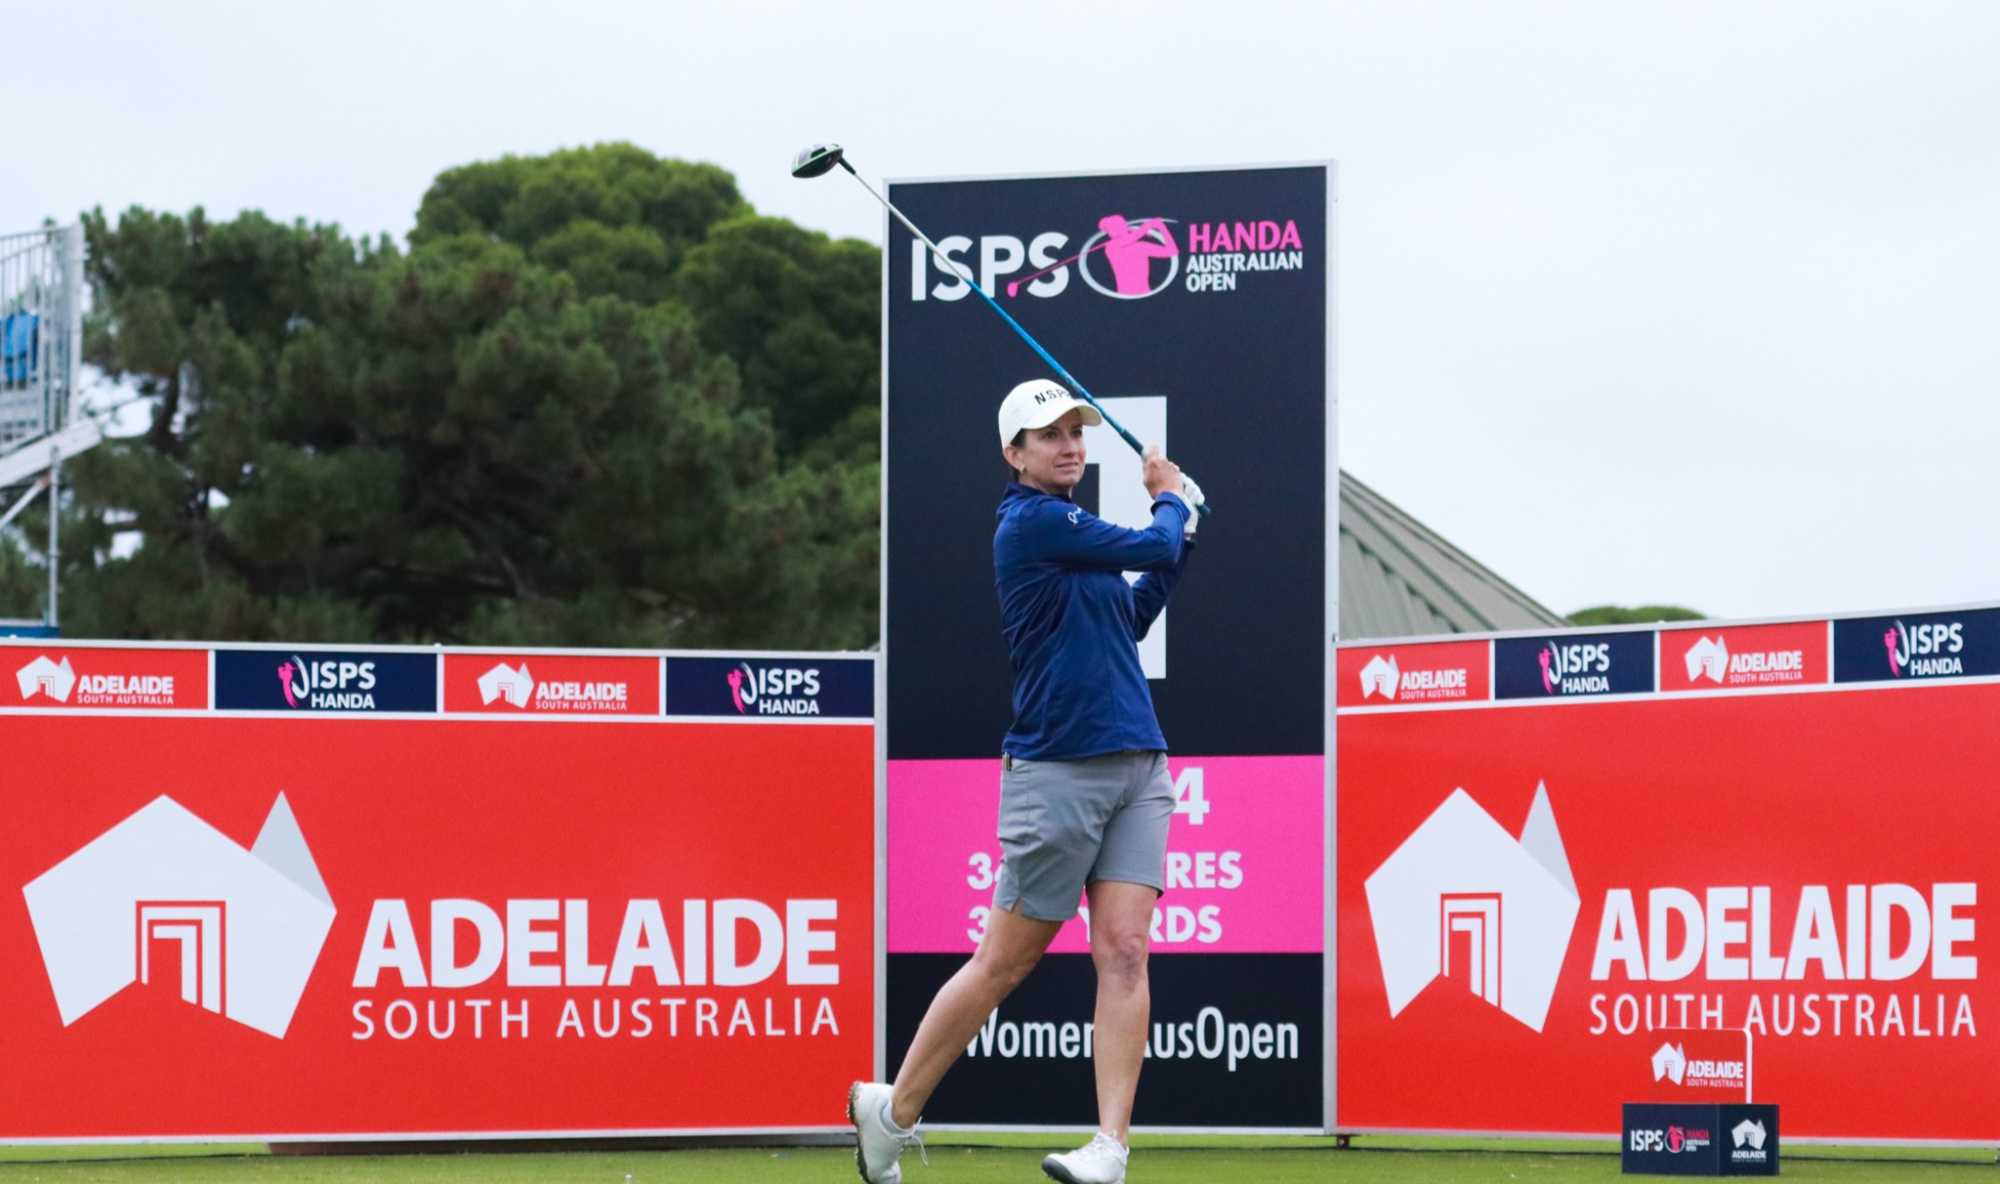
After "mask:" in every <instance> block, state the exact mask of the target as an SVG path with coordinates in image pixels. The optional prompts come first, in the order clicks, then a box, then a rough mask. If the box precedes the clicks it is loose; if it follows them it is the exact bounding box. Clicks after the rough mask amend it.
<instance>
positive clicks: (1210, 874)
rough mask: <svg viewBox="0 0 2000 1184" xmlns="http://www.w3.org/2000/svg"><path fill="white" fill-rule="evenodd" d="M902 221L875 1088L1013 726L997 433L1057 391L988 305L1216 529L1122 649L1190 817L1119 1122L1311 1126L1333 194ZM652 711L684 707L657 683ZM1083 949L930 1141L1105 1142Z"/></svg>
mask: <svg viewBox="0 0 2000 1184" xmlns="http://www.w3.org/2000/svg"><path fill="white" fill-rule="evenodd" d="M890 199H891V200H892V201H894V202H895V203H896V204H897V205H898V206H899V207H900V208H901V209H903V210H904V211H905V212H906V213H907V214H908V215H909V216H910V217H911V218H912V219H913V220H914V221H915V222H916V223H917V224H918V225H919V226H922V227H924V228H925V230H926V231H927V232H928V233H930V234H931V235H932V237H933V238H934V239H935V240H936V241H937V242H938V244H939V245H940V246H941V247H942V248H943V249H944V251H945V252H946V254H947V255H948V256H949V257H950V258H951V260H952V261H953V262H954V263H955V264H957V265H960V266H962V268H963V273H962V274H954V272H953V270H952V269H950V268H947V267H945V266H943V265H941V264H940V263H939V262H938V261H937V260H936V259H934V258H931V257H930V256H929V253H928V252H927V250H926V249H925V248H924V246H923V244H922V243H920V242H917V241H916V240H915V239H914V238H913V237H912V236H911V235H910V234H908V233H907V232H906V231H904V230H903V229H902V228H901V226H900V225H898V224H893V223H891V224H889V225H888V228H887V230H888V249H887V253H886V256H885V259H884V288H883V294H884V295H883V304H884V319H885V331H886V341H885V346H884V355H885V358H884V361H885V373H884V416H885V420H886V431H887V434H888V438H889V440H890V441H891V443H892V445H893V444H894V443H895V442H897V441H902V442H904V446H902V447H894V446H892V447H891V448H889V449H888V450H887V452H886V453H885V455H886V456H887V457H888V458H889V464H888V466H887V468H888V471H887V474H886V477H885V480H886V483H887V488H888V489H889V490H890V496H888V497H887V498H885V499H884V538H885V548H884V557H883V571H884V637H885V647H884V668H885V679H886V691H885V706H886V716H885V719H886V730H887V741H886V753H887V761H888V767H887V772H886V786H887V799H888V813H889V825H888V873H887V878H888V894H889V906H888V927H887V928H888V943H889V1010H888V1033H887V1047H886V1061H887V1063H886V1068H887V1070H888V1071H889V1072H891V1073H893V1072H894V1070H895V1068H896V1067H897V1065H898V1064H899V1063H900V1061H901V1059H902V1056H903V1052H904V1050H905V1049H906V1048H907V1046H908V1044H909V1041H910V1039H911V1037H912V1035H913V1034H914V1032H915V1030H916V1026H917V1024H918V1022H919V1020H920V1019H921V1018H922V1014H923V1010H924V1008H925V1006H926V1005H927V1004H928V1003H929V1001H930V998H931V996H932V995H933V994H934V993H935V991H936V989H937V988H938V986H939V985H941V984H942V983H943V982H944V981H945V979H947V978H948V977H949V976H950V975H951V973H952V972H953V971H954V970H956V968H957V967H958V966H959V965H960V964H962V963H963V961H964V960H965V958H966V957H967V956H969V955H970V954H971V952H972V951H973V949H974V948H975V947H976V945H977V943H978V940H979V937H980V935H981V933H982V932H983V927H984V925H985V923H986V917H987V910H988V909H989V908H990V907H991V903H992V898H993V887H994V882H995V876H996V874H997V871H998V860H999V855H1000V852H999V844H998V842H997V839H996V837H995V826H994V821H993V820H994V817H995V811H996V809H997V799H998V793H999V776H1000V762H999V757H1000V755H1001V754H1000V744H1001V739H1002V737H1003V736H1004V735H1005V734H1006V732H1007V728H1008V723H1009V714H1010V702H1009V668H1008V659H1007V650H1006V645H1005V642H1004V640H1003V638H1002V636H1001V632H1000V619H999V609H998V605H997V603H996V600H995V595H994V588H993V551H992V545H993V530H994V525H995V517H994V513H995V509H996V507H997V505H998V503H999V501H1000V496H1001V492H1002V490H1003V488H1004V486H1005V484H1006V470H1005V464H1004V461H1003V460H1002V457H1001V454H1000V445H999V441H998V439H997V437H996V435H995V429H994V415H995V412H996V410H997V408H998V407H999V403H1000V399H1001V397H1002V396H1003V395H1005V394H1006V392H1007V391H1008V389H1009V388H1011V387H1012V386H1013V385H1014V384H1016V383H1018V382H1020V381H1022V380H1024V379H1027V378H1031V377H1037V376H1043V377H1054V376H1053V375H1050V374H1049V373H1048V371H1047V368H1046V366H1045V364H1044V363H1042V362H1041V361H1040V359H1038V358H1037V357H1036V356H1035V354H1034V353H1033V352H1031V351H1030V350H1029V349H1028V347H1027V346H1026V345H1025V344H1024V343H1023V342H1022V341H1021V340H1020V339H1019V338H1018V337H1016V336H1015V335H1014V334H1013V333H1012V332H1011V331H1010V330H1009V329H1008V328H1007V326H1006V325H1005V324H1003V323H1002V322H1001V321H1000V319H999V318H997V317H995V316H993V315H992V313H991V311H990V310H988V309H986V308H984V307H983V302H981V301H980V300H979V299H978V297H977V296H975V295H974V293H973V292H972V285H973V284H977V285H979V286H980V287H981V288H983V289H984V290H985V291H986V292H988V293H989V294H990V295H992V297H993V298H994V299H995V300H996V301H998V302H999V303H1000V305H1001V306H1002V307H1003V308H1005V309H1006V310H1007V311H1008V312H1009V314H1010V315H1012V316H1014V317H1015V318H1017V319H1018V320H1019V321H1020V322H1021V324H1022V325H1024V326H1025V327H1026V328H1027V329H1028V330H1029V332H1031V333H1033V334H1034V335H1035V336H1036V337H1037V339H1038V340H1040V342H1041V343H1042V344H1043V345H1044V346H1045V347H1047V349H1048V350H1049V351H1050V352H1051V353H1052V354H1053V355H1054V356H1055V357H1057V358H1059V359H1061V360H1062V362H1063V364H1064V365H1065V366H1067V367H1069V369H1070V370H1071V371H1072V372H1074V374H1075V375H1076V376H1077V377H1078V378H1079V379H1081V380H1082V381H1083V382H1084V383H1086V384H1088V386H1089V388H1090V390H1091V393H1092V394H1094V395H1096V396H1097V397H1098V398H1099V399H1100V400H1102V401H1103V403H1104V404H1105V406H1106V407H1107V408H1108V409H1109V410H1110V411H1111V413H1112V414H1113V415H1114V416H1115V417H1116V418H1117V419H1119V420H1120V421H1121V422H1122V423H1124V424H1125V425H1126V426H1127V427H1128V428H1130V429H1131V430H1132V431H1133V432H1134V433H1135V434H1136V435H1138V436H1139V437H1140V438H1141V439H1143V440H1146V441H1153V442H1159V443H1161V444H1163V445H1164V446H1165V448H1166V450H1167V452H1168V453H1169V454H1170V455H1171V456H1173V457H1174V458H1175V459H1177V460H1178V461H1180V462H1181V463H1182V464H1184V465H1185V466H1186V468H1187V470H1188V471H1189V472H1190V473H1193V474H1195V475H1197V476H1198V477H1200V479H1201V480H1202V482H1203V483H1204V488H1205V489H1206V490H1207V492H1208V494H1209V496H1210V498H1211V499H1212V500H1213V502H1214V503H1215V504H1216V506H1217V507H1218V509H1217V510H1216V512H1215V513H1214V514H1213V515H1212V516H1211V517H1210V518H1209V519H1208V520H1207V521H1206V523H1205V524H1204V525H1203V526H1202V528H1201V532H1200V535H1199V539H1198V542H1197V544H1196V550H1195V554H1194V555H1193V557H1192V559H1191V560H1190V561H1189V563H1188V566H1187V570H1186V574H1185V576H1184V578H1183V579H1182V581H1181V583H1180V586H1179V588H1178V589H1177V590H1176V591H1175V593H1174V596H1173V599H1172V600H1171V602H1170V603H1169V606H1168V608H1167V610H1166V612H1165V613H1164V614H1163V615H1162V616H1161V617H1160V619H1159V620H1158V621H1156V622H1155V624H1154V625H1153V627H1152V629H1151V630H1150V632H1149V633H1148V635H1147V636H1146V637H1145V638H1144V639H1143V640H1141V641H1140V642H1139V657H1140V662H1141V665H1142V668H1143V669H1144V670H1145V672H1146V674H1147V676H1148V679H1149V680H1150V686H1151V690H1152V695H1153V701H1154V704H1155V706H1156V708H1157V711H1158V714H1159V718H1160V723H1161V726H1162V728H1163V730H1164V732H1165V734H1166V737H1167V742H1168V744H1169V746H1170V748H1171V761H1170V765H1171V772H1172V775H1173V777H1174V780H1175V789H1176V795H1177V797H1178V799H1179V808H1178V811H1177V813H1176V814H1175V816H1174V819H1173V823H1172V831H1171V835H1170V838H1169V853H1168V856H1167V862H1166V867H1165V869H1164V870H1165V878H1166V881H1167V888H1166V892H1165V894H1164V895H1163V896H1162V897H1161V899H1160V901H1159V903H1158V907H1157V908H1156V911H1155V915H1154V918H1153V926H1152V938H1153V940H1152V949H1153V951H1154V953H1155V954H1156V955H1157V956H1156V957H1155V958H1154V960H1153V972H1152V983H1153V1020H1154V1022H1153V1025H1152V1028H1151V1030H1150V1033H1149V1042H1148V1061H1147V1068H1146V1076H1145V1078H1144V1084H1143V1085H1142V1087H1141V1090H1140V1094H1139V1101H1138V1110H1137V1112H1136V1114H1135V1121H1137V1122H1138V1123H1139V1124H1141V1125H1143V1126H1163V1127H1171V1126H1258V1127H1291V1128H1309V1129H1318V1128H1320V1127H1322V1126H1323V1124H1324V1122H1325V1097H1324V1091H1323V1090H1322V1089H1321V1088H1320V1084H1319V1083H1320V1082H1321V1081H1322V1078H1323V1072H1324V1056H1323V1043H1324V1022H1323V1016H1324V1006H1323V994H1324V991H1325V989H1326V981H1325V977H1324V973H1323V963H1324V959H1325V956H1326V938H1325V933H1326V928H1327V924H1328V919H1327V915H1326V911H1325V908H1324V906H1323V901H1324V895H1325V885H1326V881H1325V871H1324V869H1325V861H1326V854H1327V852H1326V849H1325V842H1324V838H1323V835H1324V831H1325V825H1326V821H1327V817H1326V802H1327V795H1328V777H1329V774H1330V769H1329V768H1328V764H1327V751H1328V748H1327V746H1328V743H1329V741H1330V735H1331V723H1332V720H1331V711H1330V704H1329V701H1328V683H1329V677H1330V672H1329V669H1328V665H1329V660H1330V657H1331V655H1330V654H1329V653H1328V652H1327V638H1328V637H1329V635H1330V634H1331V632H1332V628H1333V622H1334V621H1335V619H1336V617H1337V614H1336V612H1335V607H1334V596H1335V589H1336V587H1337V582H1336V581H1335V579H1334V570H1333V567H1334V555H1335V553H1336V552H1335V549H1334V547H1333V542H1334V539H1335V524H1334V507H1335V505H1336V502H1335V499H1334V498H1333V497H1332V496H1331V493H1332V489H1333V482H1334V480H1335V473H1336V463H1335V456H1334V449H1333V427H1334V422H1335V414H1334V412H1335V399H1334V388H1333V381H1332V376H1333V362H1334V358H1333V352H1332V351H1333V342H1332V336H1331V332H1330V326H1331V323H1332V320H1331V318H1332V313H1333V294H1334V286H1333V269H1332V260H1333V257H1334V256H1333V235H1334V217H1333V214H1334V190H1333V169H1332V167H1331V166H1329V165H1311V166H1301V167H1271V168H1243V169H1228V170H1214V171H1182V172H1158V173H1140V174H1124V175H1104V176H1068V177H1041V178H1014V179H1006V180H963V181H926V182H907V183H897V184H893V185H891V186H890ZM968 277H969V278H968ZM1250 424H1263V425H1272V424H1282V425H1283V430H1282V431H1267V430H1256V431H1251V430H1245V425H1250ZM913 443H918V444H920V445H921V446H912V444H913ZM1086 446H1087V449H1088V467H1087V470H1086V474H1085V476H1084V479H1083V481H1082V483H1081V484H1080V485H1079V486H1078V487H1077V489H1076V492H1075V498H1076V501H1077V503H1078V505H1079V507H1080V508H1082V509H1083V510H1086V511H1088V512H1090V513H1093V514H1096V515H1098V516H1100V517H1103V518H1105V519H1107V520H1109V521H1112V522H1116V523H1119V524H1121V525H1126V526H1135V527H1136V526H1144V525H1146V524H1147V522H1148V521H1149V520H1150V499H1149V498H1147V496H1146V494H1145V492H1144V489H1143V486H1142V484H1141V481H1140V471H1141V466H1140V462H1139V458H1138V457H1137V456H1135V455H1134V454H1133V453H1132V452H1131V450H1130V449H1129V448H1128V447H1127V446H1126V445H1125V444H1124V443H1122V442H1121V441H1120V440H1119V439H1118V438H1117V437H1116V436H1115V435H1113V434H1112V433H1111V432H1110V430H1109V429H1106V428H1092V429H1088V430H1087V431H1086ZM982 473H983V474H988V476H987V477H984V478H982V477H980V476H978V474H982ZM968 474H971V475H968ZM1246 605H1254V606H1255V609H1254V616H1255V619H1256V627H1255V628H1250V629H1246V628H1244V621H1245V619H1246V618H1245V616H1244V613H1245V611H1246V610H1245V606H1246ZM1478 677H1479V678H1480V679H1481V680H1482V681H1483V680H1484V678H1485V668H1484V666H1483V664H1482V666H1481V668H1480V670H1479V674H1478ZM1411 685H1412V687H1413V688H1414V686H1415V685H1416V684H1414V683H1413V684H1411ZM1399 689H1400V684H1399ZM1432 689H1435V690H1436V691H1437V692H1438V693H1444V691H1445V689H1446V688H1445V686H1444V684H1443V683H1439V684H1436V686H1435V687H1434V688H1432ZM1081 693H1084V694H1089V693H1090V691H1089V688H1082V689H1081ZM1411 693H1416V692H1415V691H1414V690H1413V691H1412V692H1411ZM668 699H669V711H670V712H671V711H672V710H674V707H673V701H674V699H675V676H674V672H673V669H672V667H671V666H670V668H669V671H668ZM1088 949H1089V946H1088V937H1087V917H1086V916H1085V915H1083V913H1082V912H1081V910H1080V911H1079V915H1078V916H1077V918H1076V919H1075V920H1074V921H1072V922H1070V923H1069V924H1068V925H1066V926H1065V928H1064V929H1063V931H1062V932H1061V933H1060V934H1059V935H1058V937H1057V938H1056V941H1055V944H1054V945H1053V947H1052V952H1051V953H1050V955H1049V956H1048V957H1047V958H1046V959H1045V960H1044V962H1043V964H1042V966H1041V967H1040V968H1039V969H1037V971H1036V972H1035V975H1034V976H1032V977H1031V979H1030V981H1029V983H1028V984H1027V985H1025V986H1024V987H1023V988H1022V989H1021V990H1020V991H1019V992H1017V993H1016V994H1015V995H1014V996H1013V997H1011V998H1009V999H1008V1000H1007V1001H1006V1002H1005V1003H1004V1004H1002V1006H1001V1008H1000V1009H999V1011H998V1012H997V1013H996V1014H995V1015H994V1016H993V1017H990V1022H989V1024H988V1025H987V1026H986V1027H985V1028H984V1029H982V1034H981V1037H980V1039H979V1040H977V1041H975V1042H974V1044H973V1046H972V1048H971V1049H970V1050H969V1051H968V1055H967V1056H966V1058H965V1059H964V1060H963V1061H961V1062H960V1063H959V1064H958V1066H957V1067H955V1068H954V1069H953V1070H952V1072H951V1074H950V1075H948V1076H947V1078H946V1080H945V1083H944V1085H943V1087H942V1088H941V1089H940V1090H939V1092H938V1093H937V1095H936V1097H935V1098H934V1099H933V1100H932V1103H931V1106H930V1108H929V1110H928V1111H927V1113H926V1118H927V1120H929V1121H931V1122H933V1123H946V1124H976V1123H995V1122H1000V1123H1009V1124H1030V1125H1078V1124H1087V1123H1089V1122H1091V1121H1094V1119H1095V1110H1094V1107H1093V1106H1092V1104H1091V1103H1090V1098H1089V1081H1090V1069H1089V1064H1088V1060H1089V1041H1088V1040H1087V1039H1086V1038H1085V1035H1084V1034H1085V1033H1086V1032H1087V1029H1088V1026H1089V1023H1090V1020H1091V1016H1092V1008H1093V983H1094V979H1093V975H1092V973H1091V969H1090V963H1089V960H1088V958H1089V956H1088V952H1087V951H1088ZM1058 1062H1066V1064H1061V1063H1058ZM1056 1081H1061V1082H1065V1083H1067V1084H1064V1085H1061V1086H1055V1085H1052V1082H1056Z"/></svg>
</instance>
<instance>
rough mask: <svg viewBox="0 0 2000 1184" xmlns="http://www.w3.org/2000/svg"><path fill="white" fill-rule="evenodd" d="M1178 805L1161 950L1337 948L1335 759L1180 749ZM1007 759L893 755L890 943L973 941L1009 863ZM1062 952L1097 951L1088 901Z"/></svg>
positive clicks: (1156, 929) (1156, 938)
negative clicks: (1332, 833) (1331, 833)
mask: <svg viewBox="0 0 2000 1184" xmlns="http://www.w3.org/2000/svg"><path fill="white" fill-rule="evenodd" d="M1167 767H1168V771H1169V772H1170V773H1171V774H1172V775H1173V778H1174V792H1175V796H1176V797H1177V798H1178V799H1179V806H1178V807H1177V809H1176V811H1175V814H1174V821H1173V830H1172V832H1171V835H1170V837H1169V838H1168V840H1167V862H1166V868H1165V875H1166V881H1167V885H1166V892H1165V894H1164V895H1162V896H1161V897H1160V901H1159V904H1158V905H1157V906H1156V907H1155V909H1154V911H1153V949H1154V951H1155V952H1157V953H1162V954H1175V953H1218V954H1296V953H1319V952H1320V950H1321V949H1322V947H1323V946H1324V944H1325V943H1324V938H1323V932H1324V930H1323V924H1324V907H1323V904H1322V884H1323V880H1322V876H1321V870H1322V868H1323V866H1324V862H1325V840H1324V835H1325V827H1324V820H1325V809H1324V803H1325V780H1324V779H1325V770H1326V762H1325V759H1324V758H1322V757H1318V756H1237V757H1204V756H1180V757H1170V758H1168V762H1167ZM999 812H1000V762H999V761H998V760H996V759H992V758H986V759H980V760H919V761H890V762H889V952H890V953H892V954H940V953H958V952H963V953H970V952H971V951H972V950H973V948H974V947H976V946H977V945H978V944H979V937H980V935H981V934H982V933H983V932H984V931H985V925H986V918H987V915H988V911H989V910H990V909H991V907H992V904H993V886H994V880H995V877H996V876H997V875H998V873H999V870H1000V842H999V839H998V838H997V837H996V833H995V832H996V831H997V829H998V818H999ZM1078 905H1079V908H1078V916H1077V917H1076V919H1074V920H1072V921H1070V922H1069V923H1068V924H1067V925H1064V926H1063V929H1062V932H1061V933H1059V934H1057V935H1056V939H1055V942H1054V943H1053V944H1051V945H1050V946H1049V952H1050V953H1055V954H1077V953H1087V952H1088V951H1089V949H1090V938H1089V930H1088V928H1087V926H1088V920H1089V915H1088V907H1087V904H1086V902H1084V901H1082V900H1079V902H1078Z"/></svg>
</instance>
